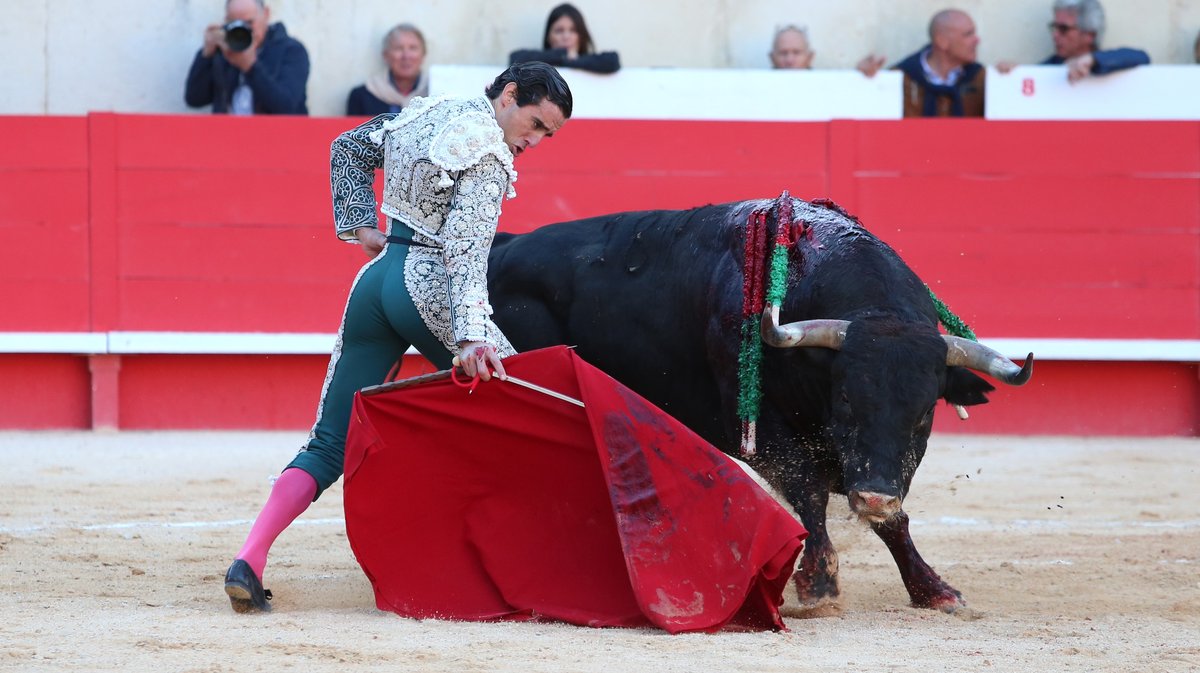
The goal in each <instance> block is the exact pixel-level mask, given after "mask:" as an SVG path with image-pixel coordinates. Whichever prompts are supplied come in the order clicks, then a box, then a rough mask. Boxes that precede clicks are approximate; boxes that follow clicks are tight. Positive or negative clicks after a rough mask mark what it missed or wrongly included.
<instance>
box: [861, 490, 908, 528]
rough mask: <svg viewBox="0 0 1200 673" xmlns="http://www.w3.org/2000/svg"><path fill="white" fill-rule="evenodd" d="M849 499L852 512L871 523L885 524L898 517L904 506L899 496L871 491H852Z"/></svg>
mask: <svg viewBox="0 0 1200 673" xmlns="http://www.w3.org/2000/svg"><path fill="white" fill-rule="evenodd" d="M849 498H850V509H851V511H853V512H854V513H855V514H857V515H858V517H859V518H860V519H864V520H866V521H869V522H871V523H883V522H884V521H887V520H888V519H890V518H892V517H893V516H896V513H897V512H899V511H900V506H901V504H902V502H901V500H900V497H899V496H895V495H886V494H884V493H873V492H871V491H850V495H849Z"/></svg>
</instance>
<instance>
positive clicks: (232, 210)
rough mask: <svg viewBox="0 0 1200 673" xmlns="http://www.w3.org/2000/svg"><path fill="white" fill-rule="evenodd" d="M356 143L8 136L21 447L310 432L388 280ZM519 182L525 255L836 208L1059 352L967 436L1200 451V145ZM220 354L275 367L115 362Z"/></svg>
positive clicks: (671, 150)
mask: <svg viewBox="0 0 1200 673" xmlns="http://www.w3.org/2000/svg"><path fill="white" fill-rule="evenodd" d="M356 122H357V120H350V119H303V118H289V119H284V118H248V119H239V118H229V117H201V116H183V117H175V116H156V115H117V114H92V115H88V116H87V117H0V134H2V135H3V137H4V138H5V139H6V142H5V143H3V144H2V146H0V171H2V172H3V174H4V179H3V181H2V182H0V251H2V252H0V256H2V259H3V264H0V293H2V297H3V301H2V302H0V305H2V306H3V307H4V311H2V312H0V380H2V381H5V382H8V383H9V384H10V385H6V386H3V387H2V388H3V390H0V427H9V428H18V427H92V426H95V425H100V426H103V425H112V426H118V427H122V428H155V427H239V428H241V427H303V426H304V425H307V423H308V422H310V420H311V414H312V406H313V404H315V401H316V396H317V393H318V392H319V388H320V380H321V378H323V374H324V357H323V356H321V355H320V354H319V353H304V352H296V351H295V350H294V349H293V348H292V347H288V346H287V344H288V343H292V344H294V343H296V340H297V339H298V338H301V335H309V336H308V337H307V338H312V339H317V340H320V339H323V338H327V337H328V335H329V334H330V332H331V331H332V330H333V329H334V328H336V325H337V323H338V320H339V319H340V315H341V310H342V306H343V303H344V300H345V292H346V289H347V287H348V284H349V280H350V279H351V278H352V277H353V275H354V273H355V271H356V270H357V268H358V266H359V265H360V264H361V263H362V261H363V260H364V258H363V256H362V254H361V252H360V251H359V249H358V248H357V247H356V246H351V245H344V244H339V243H338V242H337V241H336V240H334V238H333V234H332V225H331V214H330V206H329V187H328V147H329V143H330V141H332V139H333V138H334V137H335V136H336V135H337V134H338V133H339V132H341V131H342V130H345V129H346V128H349V127H350V126H352V125H353V124H354V123H356ZM518 170H519V171H520V179H519V181H518V182H517V185H516V187H517V191H518V193H519V194H520V197H519V198H517V199H516V200H514V201H510V202H507V203H506V204H505V210H504V215H503V216H502V219H501V227H502V229H503V230H507V231H527V230H529V229H532V228H534V227H536V226H539V225H542V224H545V223H549V222H554V221H561V220H567V219H574V218H578V217H587V216H591V215H597V214H603V213H607V212H615V211H621V210H639V209H649V208H685V207H691V206H695V205H700V204H704V203H716V202H723V201H730V200H736V199H744V198H771V197H774V196H776V195H778V193H779V192H780V191H782V190H783V189H788V190H789V191H790V192H791V193H792V194H793V195H796V196H799V197H802V198H818V197H829V198H833V199H834V200H835V201H838V202H839V203H841V204H842V205H843V206H845V207H846V208H847V209H848V210H849V211H851V212H852V213H854V214H855V215H857V216H859V217H860V219H861V220H862V221H863V222H864V223H865V224H866V226H867V227H868V228H870V229H871V230H872V231H873V232H875V233H876V234H877V235H879V236H880V237H881V238H883V239H884V240H885V241H887V242H888V243H889V244H891V245H892V246H893V247H895V248H896V249H897V250H898V251H899V252H900V253H901V254H902V255H903V256H904V257H905V259H906V260H907V261H908V262H909V263H910V264H911V265H912V266H913V268H914V269H915V270H916V271H917V272H918V273H919V274H921V276H922V277H923V278H924V279H925V280H926V281H927V282H928V283H929V284H930V286H931V287H933V289H934V290H935V292H937V293H938V295H939V296H940V297H942V298H943V299H944V300H946V301H947V303H949V305H950V306H951V307H952V308H953V309H955V310H956V311H957V312H958V313H959V314H960V315H961V316H962V317H963V318H964V319H965V320H966V321H967V322H968V323H969V324H971V325H972V327H973V328H974V329H975V330H976V332H977V333H979V334H980V336H981V338H982V339H983V340H984V341H985V342H991V341H992V340H1002V342H1003V343H1004V344H1005V350H1010V349H1011V350H1013V351H1021V352H1024V351H1025V350H1036V349H1032V348H1022V347H1021V345H1020V344H1021V343H1023V342H1030V341H1033V340H1051V341H1044V342H1039V343H1041V345H1042V346H1043V347H1046V348H1050V349H1051V357H1053V358H1055V361H1054V362H1048V363H1046V364H1045V365H1043V366H1041V367H1040V368H1039V370H1038V375H1037V376H1035V378H1034V382H1033V383H1031V384H1030V387H1027V388H1025V389H1019V390H1016V391H1011V392H1010V391H1003V392H1001V393H999V394H998V395H997V396H996V397H995V398H994V399H995V400H996V402H997V403H996V404H992V405H988V407H986V408H982V409H980V410H979V411H977V413H976V414H975V418H974V419H973V420H972V422H971V423H968V424H965V425H961V426H959V425H953V426H948V427H947V423H948V422H947V421H946V419H944V418H939V428H941V429H946V430H951V429H960V430H967V431H975V432H981V431H992V430H994V431H1003V432H1062V433H1077V432H1101V433H1105V434H1197V433H1198V432H1200V431H1198V430H1197V427H1198V426H1200V419H1198V416H1200V410H1198V409H1200V378H1198V377H1197V367H1196V364H1195V363H1196V361H1197V359H1200V358H1197V357H1196V351H1197V344H1198V343H1200V123H1195V122H995V121H991V122H989V121H983V120H901V121H840V120H839V121H833V122H805V123H785V122H721V121H629V120H588V119H580V120H574V121H572V122H570V123H569V124H568V126H567V127H566V128H565V129H564V131H563V133H561V134H557V135H556V137H555V138H554V139H552V140H551V141H549V142H547V143H546V144H545V145H544V146H543V147H541V148H539V149H538V150H537V151H536V152H533V153H530V154H529V155H528V156H526V157H522V158H521V160H520V161H519V163H518ZM214 333H224V334H226V335H230V334H231V335H234V337H229V338H235V339H243V340H245V341H247V343H249V342H254V343H258V344H266V345H260V346H256V347H255V348H248V347H246V346H239V345H233V346H227V347H226V349H225V350H223V351H219V352H216V351H212V350H211V349H209V350H206V349H205V348H202V347H199V346H192V347H190V348H189V347H182V346H180V347H175V348H170V349H168V348H158V349H154V348H149V347H143V348H141V349H128V348H115V349H114V348H113V346H112V345H113V344H114V343H116V341H114V339H115V340H119V339H121V338H124V339H126V340H127V342H128V340H130V339H132V342H133V343H146V340H147V339H151V340H155V339H156V340H157V341H152V343H160V344H161V343H164V342H170V341H171V340H172V339H175V340H176V341H177V342H179V343H184V342H185V341H186V340H187V339H191V340H192V343H196V341H195V340H196V339H199V340H200V341H201V342H209V343H211V342H212V339H213V334H214ZM122 335H124V336H122ZM155 335H157V336H155ZM168 335H176V336H174V337H172V336H168ZM189 335H190V336H189ZM237 335H242V336H237ZM72 339H78V340H79V341H78V342H77V343H79V344H88V343H91V341H88V340H96V339H99V340H100V341H97V342H96V343H103V345H104V347H103V352H98V350H97V349H96V347H94V346H93V347H80V348H78V349H76V348H66V350H63V348H65V347H62V346H54V345H53V344H54V343H55V340H57V342H58V343H59V344H66V343H70V342H71V341H72ZM38 343H45V344H47V345H46V346H39V345H38ZM312 343H315V342H312ZM271 344H277V345H276V346H271ZM305 348H307V349H309V350H320V349H316V348H315V347H313V346H306V347H305ZM1161 349H1168V351H1167V352H1166V355H1164V351H1163V350H1161ZM118 351H119V352H118ZM134 351H136V352H134ZM1055 351H1056V353H1055ZM1126 353H1127V354H1128V355H1127V356H1126V355H1125V354H1126ZM88 355H94V356H96V357H93V358H91V359H90V360H89V357H86V356H88ZM1081 357H1082V358H1086V359H1082V360H1081V359H1079V358H1081ZM98 358H99V359H98ZM421 367H422V365H420V364H419V363H413V364H411V365H410V369H409V371H411V372H415V371H418V370H419V369H420V368H421ZM97 377H100V378H97ZM104 377H108V379H109V383H108V384H101V385H97V381H101V380H102V379H103V378H104ZM13 384H15V385H13ZM159 386H166V388H165V389H167V390H173V391H174V393H173V394H172V395H171V396H169V397H171V398H172V399H174V400H176V403H172V404H164V403H163V401H164V398H163V395H162V392H161V390H162V389H161V388H159ZM93 388H95V389H97V390H100V391H102V392H103V391H104V390H109V391H110V392H111V394H112V395H114V397H113V398H112V399H108V400H107V401H97V400H93V396H92V394H91V391H92V390H93ZM1056 408H1057V409H1060V410H1062V411H1064V412H1066V413H1065V414H1064V415H1061V416H1060V415H1058V414H1053V413H1052V412H1053V410H1054V409H1056ZM97 409H99V410H101V411H104V410H106V409H107V410H108V411H104V413H103V414H101V415H100V416H99V417H98V416H97ZM1067 414H1070V415H1071V417H1070V418H1067V417H1066V415H1067ZM943 416H945V415H943Z"/></svg>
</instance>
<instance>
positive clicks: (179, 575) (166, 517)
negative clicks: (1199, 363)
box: [0, 432, 1200, 673]
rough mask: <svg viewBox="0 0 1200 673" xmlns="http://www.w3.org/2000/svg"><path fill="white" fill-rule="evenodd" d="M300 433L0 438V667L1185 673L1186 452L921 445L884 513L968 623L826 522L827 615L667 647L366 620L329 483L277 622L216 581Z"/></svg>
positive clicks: (1199, 560) (1196, 550)
mask: <svg viewBox="0 0 1200 673" xmlns="http://www.w3.org/2000/svg"><path fill="white" fill-rule="evenodd" d="M302 439H303V433H299V432H288V433H248V432H237V433H226V432H203V433H133V432H126V433H113V434H95V433H86V432H79V433H74V432H73V433H58V432H51V433H13V432H9V433H0V460H2V461H3V463H4V465H5V468H6V469H4V470H3V474H2V476H0V606H3V607H2V608H0V609H2V610H3V617H2V618H0V671H124V672H130V671H197V672H200V671H286V670H296V671H305V672H315V673H319V672H324V671H347V670H353V671H428V672H434V671H439V672H440V671H454V672H470V671H481V672H482V671H489V672H490V671H514V672H515V671H520V672H523V673H524V672H531V671H553V672H567V671H597V672H603V673H620V672H624V671H630V672H635V671H650V672H657V671H680V672H688V673H692V672H696V671H871V672H873V673H881V672H891V671H920V672H922V673H930V672H932V671H1014V672H1020V673H1030V672H1031V671H1088V672H1089V673H1091V672H1095V671H1139V672H1143V671H1200V440H1195V439H1164V440H1126V439H1119V440H1118V439H1082V440H1081V439H1062V438H1042V437H1028V438H1026V437H1022V438H1016V437H982V436H960V435H940V436H935V437H934V438H933V440H932V441H931V448H930V451H929V454H928V455H927V457H926V459H925V462H924V464H923V465H922V467H921V469H920V471H919V472H918V473H917V479H916V482H915V484H914V487H913V493H912V495H911V496H910V498H909V499H908V501H907V502H906V503H905V509H906V510H907V511H908V512H909V513H910V515H911V516H912V519H913V522H914V523H913V527H912V530H913V537H914V539H915V541H916V543H917V546H918V548H919V549H920V550H921V551H922V553H923V555H924V556H925V558H926V559H927V560H929V561H930V563H931V564H932V565H933V566H934V568H935V569H937V570H938V571H939V572H940V573H941V574H942V576H943V577H945V578H946V579H947V580H949V581H950V582H951V583H952V584H953V585H955V586H956V587H957V588H958V589H960V590H961V591H962V592H963V594H964V596H965V597H966V599H967V602H968V605H969V606H970V607H969V609H967V610H964V611H962V612H961V613H960V614H957V615H946V614H941V613H935V612H930V611H926V610H916V609H913V608H910V607H907V595H906V594H905V592H904V589H903V587H902V585H901V583H900V581H899V576H898V575H897V572H896V570H895V567H894V565H893V563H892V560H891V558H890V556H889V555H888V554H887V551H886V550H885V549H884V548H883V545H882V544H881V543H879V542H878V540H876V539H875V537H874V535H873V534H871V533H870V531H869V530H868V529H866V528H865V527H863V526H861V525H860V524H858V523H857V522H856V521H851V520H850V519H849V518H848V516H847V508H846V506H845V503H844V499H843V498H838V499H837V505H836V508H835V509H834V510H833V512H832V513H831V520H832V536H833V539H834V543H835V544H836V545H837V547H838V549H839V551H840V554H841V578H842V590H843V599H842V605H841V608H842V609H841V612H840V614H837V615H833V616H827V617H823V618H818V619H801V618H798V617H795V616H792V617H789V618H788V625H789V627H790V631H789V632H786V633H723V634H717V635H684V636H669V635H666V634H664V633H661V632H657V631H650V630H634V629H606V630H595V629H587V628H580V627H575V626H567V625H561V624H531V623H506V624H477V623H451V622H442V621H434V620H426V621H415V620H407V619H401V618H399V617H397V616H395V615H393V614H390V613H384V612H380V611H377V610H376V609H375V607H374V601H373V597H372V594H371V589H370V584H369V583H368V581H367V579H366V577H365V576H364V575H363V574H362V572H361V571H360V570H359V568H358V565H357V564H356V563H355V560H354V557H353V555H352V553H351V551H350V548H349V546H348V544H347V542H346V535H345V525H344V521H343V518H342V509H341V489H340V486H335V487H334V488H333V489H331V490H330V491H329V492H328V493H327V494H326V495H325V496H324V497H323V498H322V499H321V500H320V501H319V502H318V503H317V504H316V505H315V506H314V507H312V508H311V509H310V510H309V511H308V512H307V513H306V514H305V515H304V516H303V517H302V518H301V519H300V520H299V521H298V522H297V525H295V526H293V527H292V528H291V529H289V530H288V531H287V532H285V533H284V535H283V536H282V537H281V538H280V540H279V541H278V542H277V543H276V546H275V548H274V551H273V553H272V557H271V565H270V566H269V568H268V571H267V586H268V587H269V588H271V589H272V590H273V591H274V592H275V596H276V599H275V601H274V606H275V611H274V612H273V613H271V614H268V615H251V616H245V615H236V614H234V613H233V612H232V611H231V610H230V609H229V603H228V600H227V599H226V598H225V595H224V593H223V591H222V582H221V580H222V578H223V573H224V571H225V568H226V566H227V565H228V563H229V561H230V559H231V557H232V554H233V553H234V552H235V551H236V550H237V548H238V547H239V546H240V544H241V542H242V540H243V538H244V536H245V534H246V532H247V531H248V529H249V524H250V519H251V517H253V516H254V515H255V514H256V513H257V511H258V508H259V507H260V505H261V504H262V502H263V501H264V499H265V497H266V494H267V491H268V489H269V481H268V478H269V476H270V475H272V474H273V473H274V472H276V471H277V470H278V469H279V468H280V467H282V466H283V465H284V464H286V462H287V461H288V460H289V459H290V457H291V456H292V454H293V453H294V451H295V447H296V446H298V445H299V443H300V442H301V441H302Z"/></svg>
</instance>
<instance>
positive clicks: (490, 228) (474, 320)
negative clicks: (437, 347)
mask: <svg viewBox="0 0 1200 673" xmlns="http://www.w3.org/2000/svg"><path fill="white" fill-rule="evenodd" d="M508 179H509V176H508V172H507V171H506V169H505V168H504V165H503V164H502V163H501V162H500V160H499V159H497V158H496V157H495V155H492V154H486V155H484V156H483V158H481V159H480V160H479V162H478V163H476V164H475V165H474V166H471V167H470V168H468V169H466V170H464V171H462V172H461V173H460V174H459V175H458V177H457V179H456V181H455V189H454V197H453V199H452V200H451V202H450V212H449V215H448V216H447V218H446V223H445V225H444V226H443V227H442V232H441V233H442V241H443V252H442V254H443V255H444V262H445V264H446V273H447V276H448V277H449V280H450V313H451V324H452V325H453V328H454V340H455V341H456V342H459V343H462V342H463V341H487V331H486V329H485V326H486V322H487V318H488V316H490V315H491V314H492V307H491V305H490V304H489V303H488V288H487V264H488V252H489V250H490V249H491V247H492V239H493V238H494V237H495V235H496V227H497V225H498V224H499V221H500V204H501V202H502V201H503V199H504V195H505V194H506V193H507V191H508ZM493 345H496V344H493Z"/></svg>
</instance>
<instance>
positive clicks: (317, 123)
mask: <svg viewBox="0 0 1200 673" xmlns="http://www.w3.org/2000/svg"><path fill="white" fill-rule="evenodd" d="M359 121H361V120H354V119H348V118H344V117H332V118H316V117H297V116H286V115H280V116H269V115H266V116H252V117H238V116H233V115H177V116H176V115H120V116H119V117H118V127H117V129H116V132H117V134H118V137H119V148H118V153H117V157H116V161H117V165H118V166H119V167H120V168H121V169H164V168H165V169H176V168H191V169H194V170H220V171H227V170H244V169H260V170H264V171H275V170H291V169H296V168H299V167H312V170H316V171H323V172H324V173H325V174H326V176H328V173H329V145H330V143H332V142H333V140H334V138H336V137H337V136H338V134H340V133H341V132H342V131H346V130H348V129H351V128H353V127H354V126H356V125H357V124H358V123H359ZM326 189H328V185H326Z"/></svg>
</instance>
